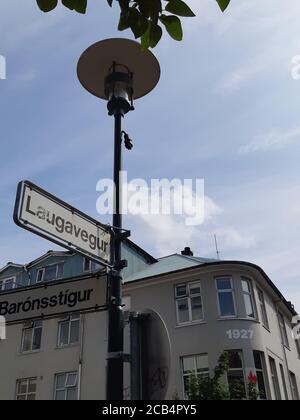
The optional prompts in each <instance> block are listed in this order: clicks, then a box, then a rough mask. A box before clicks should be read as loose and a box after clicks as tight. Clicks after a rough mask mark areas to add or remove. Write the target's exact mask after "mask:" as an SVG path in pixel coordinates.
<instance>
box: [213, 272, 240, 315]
mask: <svg viewBox="0 0 300 420" xmlns="http://www.w3.org/2000/svg"><path fill="white" fill-rule="evenodd" d="M216 285H217V292H218V301H219V310H220V315H221V317H224V318H225V317H234V316H236V310H235V301H234V292H233V288H232V279H231V278H230V277H220V278H217V279H216Z"/></svg>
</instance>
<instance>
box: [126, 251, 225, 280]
mask: <svg viewBox="0 0 300 420" xmlns="http://www.w3.org/2000/svg"><path fill="white" fill-rule="evenodd" d="M210 262H217V260H213V259H209V258H200V257H191V256H187V255H179V254H173V255H169V256H167V257H163V258H159V259H158V260H157V262H155V263H153V264H151V265H149V266H148V267H147V268H145V269H144V270H142V271H138V272H136V273H134V274H133V275H130V276H128V277H125V279H124V281H125V283H129V282H131V281H135V280H141V279H145V278H148V277H153V276H158V275H160V274H166V273H170V272H172V271H178V270H183V269H185V268H191V267H196V266H199V265H202V264H207V263H210Z"/></svg>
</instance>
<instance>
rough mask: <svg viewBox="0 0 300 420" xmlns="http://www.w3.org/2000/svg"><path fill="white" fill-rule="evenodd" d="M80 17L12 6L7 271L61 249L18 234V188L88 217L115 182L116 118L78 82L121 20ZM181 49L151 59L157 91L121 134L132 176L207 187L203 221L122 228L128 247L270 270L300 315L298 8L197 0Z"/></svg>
mask: <svg viewBox="0 0 300 420" xmlns="http://www.w3.org/2000/svg"><path fill="white" fill-rule="evenodd" d="M89 3H91V4H90V5H89V9H88V13H87V15H85V16H81V15H78V14H75V13H72V12H71V11H69V10H67V9H65V8H63V7H59V8H57V9H56V10H55V11H54V12H52V13H49V14H43V13H42V12H40V11H39V10H38V8H37V6H36V3H35V1H34V0H27V1H22V2H20V1H19V0H2V1H1V6H0V10H1V12H0V55H1V56H4V57H5V59H6V64H7V69H6V73H7V74H6V79H5V80H0V116H1V118H0V127H1V165H0V266H4V265H5V264H6V263H7V262H8V261H14V262H16V263H27V262H29V261H31V260H33V259H35V258H37V257H38V256H40V255H42V254H43V253H44V252H46V251H47V250H49V249H56V247H55V246H54V245H53V244H51V243H50V242H47V241H46V240H44V239H41V238H39V237H37V236H34V235H33V234H30V233H29V232H26V231H24V230H22V229H20V228H18V227H17V226H15V225H14V222H13V220H12V213H13V207H14V201H15V193H16V187H17V183H18V182H19V181H20V180H22V179H29V180H31V181H32V182H34V183H36V184H37V185H39V186H41V187H43V188H44V189H46V190H48V191H50V192H51V193H53V194H55V195H57V196H58V197H60V198H62V199H64V200H65V201H67V202H69V203H70V204H72V205H73V206H75V207H77V208H79V209H80V210H82V211H84V212H86V213H88V214H90V215H91V216H93V217H95V218H98V219H99V220H101V221H103V222H104V223H108V222H109V219H108V218H107V217H106V216H103V217H100V216H99V215H98V214H97V211H96V202H97V198H98V197H99V192H97V191H96V184H97V182H98V181H99V180H100V179H103V178H108V177H111V176H112V162H113V120H112V118H110V117H108V115H107V112H106V104H105V102H104V101H101V100H99V99H97V98H95V97H93V96H91V95H90V94H89V93H88V92H86V91H85V90H84V89H83V88H82V87H81V85H80V84H79V82H78V80H77V77H76V65H77V61H78V59H79V57H80V55H81V53H82V52H83V51H84V50H85V49H86V48H87V47H88V46H89V45H91V44H93V43H94V42H96V41H99V40H102V39H106V38H111V37H127V38H132V36H131V33H130V32H128V31H125V32H123V33H120V32H118V31H117V29H116V26H117V19H118V9H117V7H114V8H113V9H110V8H109V7H108V6H107V5H106V2H103V1H102V0H89ZM187 3H188V4H189V5H190V6H191V7H192V8H193V9H194V11H195V12H196V15H197V16H196V17H195V18H193V19H190V18H188V19H183V20H184V22H183V26H184V40H183V42H181V43H178V42H176V41H173V40H172V39H170V38H169V37H168V36H167V35H165V36H164V37H163V39H162V41H161V43H160V44H159V45H158V47H157V48H155V49H154V51H153V52H154V53H155V55H156V56H157V58H158V60H159V62H160V66H161V79H160V81H159V84H158V85H157V87H156V88H155V90H153V91H152V92H151V94H149V95H147V96H146V97H145V98H143V99H140V100H138V101H136V103H135V108H136V109H135V111H134V112H131V113H129V114H127V115H126V118H125V121H124V129H125V130H126V131H128V132H129V134H130V136H131V137H132V138H133V140H134V149H133V150H132V151H130V152H128V151H124V168H125V169H126V170H127V171H128V178H129V179H134V178H143V179H145V180H146V181H148V182H150V180H151V179H152V178H158V179H160V178H168V179H173V178H180V179H193V180H195V179H196V178H203V179H204V181H205V194H206V201H205V204H206V213H205V215H206V217H205V220H204V222H203V223H202V224H201V225H199V226H190V227H187V226H186V225H185V220H184V218H183V217H180V216H177V215H176V216H175V215H169V216H165V215H163V216H155V217H154V216H151V217H150V216H149V217H146V216H133V215H129V216H126V217H125V218H124V227H126V228H128V229H130V230H131V232H132V237H131V239H132V240H133V241H135V242H136V243H137V244H139V245H140V246H142V247H143V248H144V249H146V250H147V251H148V252H149V253H151V254H153V255H154V256H155V257H161V256H164V255H167V254H172V253H175V252H178V253H179V252H180V251H181V250H182V249H183V248H184V247H185V246H190V247H191V248H192V249H193V251H194V255H198V256H203V257H212V258H214V257H216V250H215V244H214V234H216V235H217V239H218V246H219V250H220V256H221V258H222V259H227V260H228V259H233V260H243V261H250V262H252V263H255V264H258V265H260V266H261V267H262V268H263V269H264V270H265V271H266V272H267V274H268V275H269V276H270V278H271V279H272V280H273V282H274V283H275V284H276V285H277V286H278V287H279V288H280V290H281V291H282V292H283V294H284V295H285V297H286V298H287V299H288V300H291V301H292V302H293V303H294V304H295V306H296V309H297V310H298V311H299V310H300V282H299V280H300V276H299V264H298V261H299V255H300V241H299V232H300V185H299V176H300V168H299V152H300V141H299V140H300V120H299V93H300V80H295V79H294V78H293V77H292V59H293V57H295V56H297V55H299V54H300V26H299V16H300V3H299V1H298V0H289V5H288V7H287V5H286V4H285V2H282V1H280V0H264V1H263V2H261V1H260V0H232V2H231V3H232V4H231V5H230V7H229V8H228V10H227V11H226V13H224V14H222V13H221V12H220V10H219V9H218V7H217V5H216V1H215V0H190V1H188V0H187Z"/></svg>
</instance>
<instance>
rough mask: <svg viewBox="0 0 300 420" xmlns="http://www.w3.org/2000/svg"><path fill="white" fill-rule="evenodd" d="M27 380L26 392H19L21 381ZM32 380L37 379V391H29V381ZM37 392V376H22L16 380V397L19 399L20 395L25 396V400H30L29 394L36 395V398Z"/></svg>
mask: <svg viewBox="0 0 300 420" xmlns="http://www.w3.org/2000/svg"><path fill="white" fill-rule="evenodd" d="M25 381H26V393H20V394H19V393H18V388H19V383H20V382H25ZM30 381H35V385H36V386H35V392H28V390H29V382H30ZM36 393H37V378H36V377H33V378H21V379H17V381H16V394H15V399H16V400H18V397H25V400H26V401H28V396H29V395H34V396H35V398H34V399H36Z"/></svg>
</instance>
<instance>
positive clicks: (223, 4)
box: [217, 0, 230, 12]
mask: <svg viewBox="0 0 300 420" xmlns="http://www.w3.org/2000/svg"><path fill="white" fill-rule="evenodd" d="M217 3H218V5H219V6H220V9H221V10H222V12H224V10H226V9H227V7H228V5H229V3H230V0H217Z"/></svg>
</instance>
